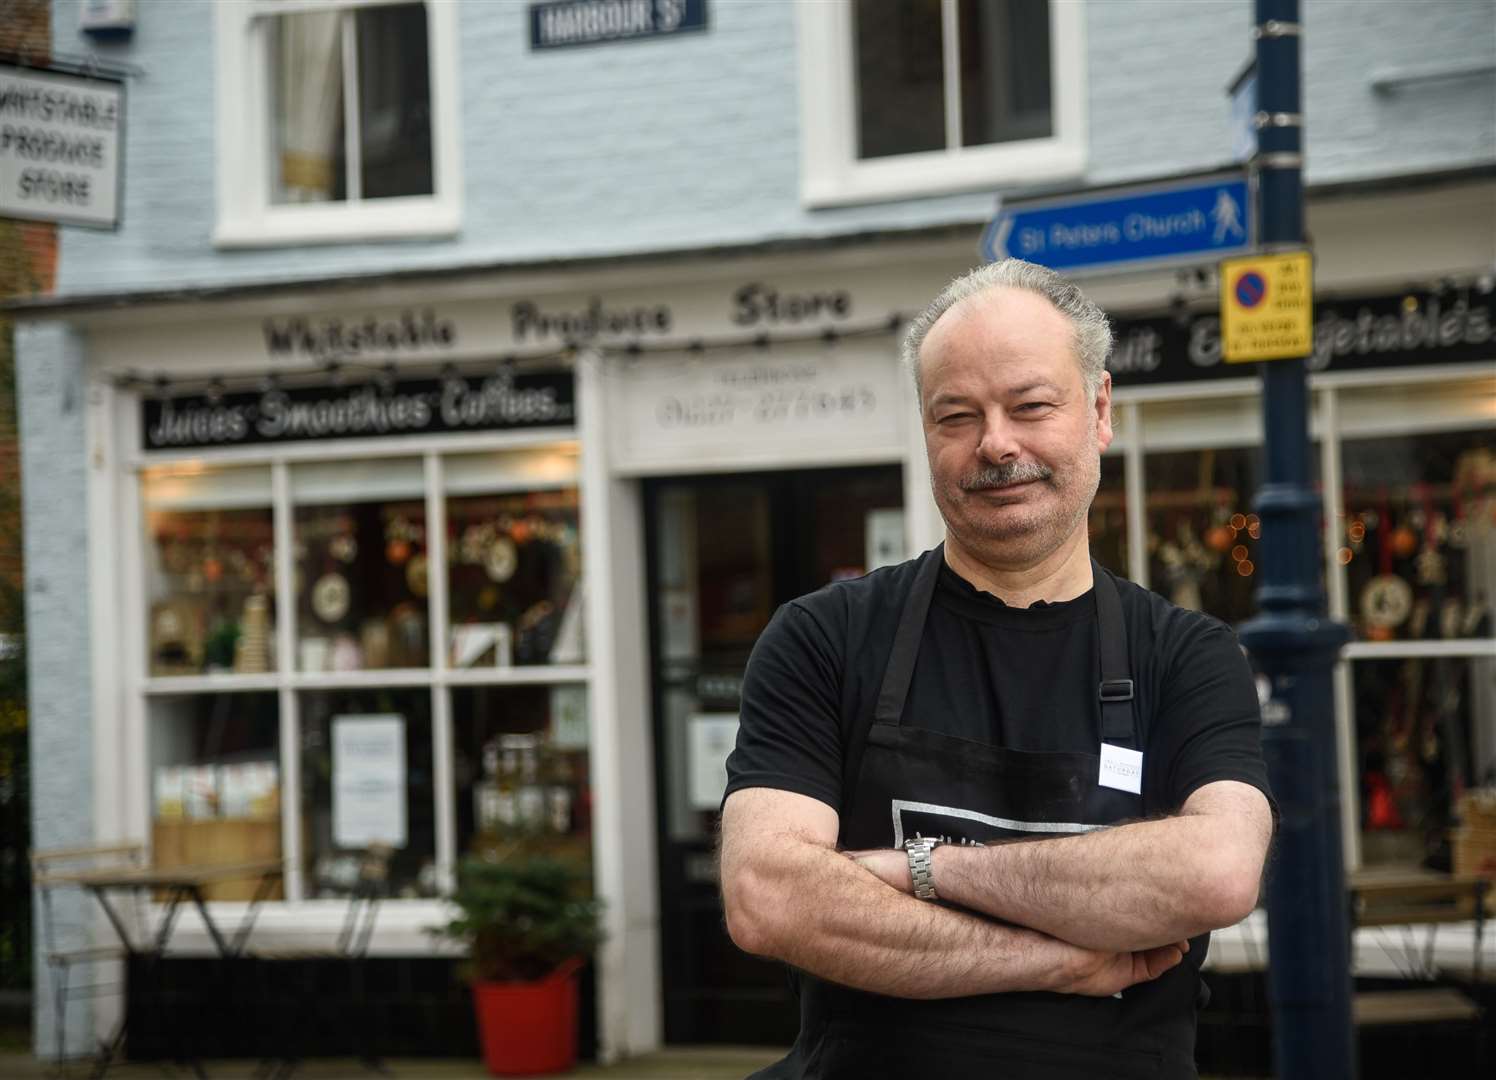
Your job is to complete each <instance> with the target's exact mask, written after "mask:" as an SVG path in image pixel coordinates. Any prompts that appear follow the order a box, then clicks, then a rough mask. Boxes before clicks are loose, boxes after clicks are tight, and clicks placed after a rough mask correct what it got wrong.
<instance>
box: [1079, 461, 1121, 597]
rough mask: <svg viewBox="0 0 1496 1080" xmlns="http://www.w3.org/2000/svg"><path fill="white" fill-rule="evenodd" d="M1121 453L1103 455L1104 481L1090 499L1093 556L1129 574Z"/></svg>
mask: <svg viewBox="0 0 1496 1080" xmlns="http://www.w3.org/2000/svg"><path fill="white" fill-rule="evenodd" d="M1124 471H1125V470H1124V467H1123V462H1122V457H1121V455H1119V454H1108V455H1104V456H1103V457H1102V459H1101V483H1100V485H1098V487H1097V489H1096V498H1095V500H1093V501H1092V503H1091V517H1090V522H1089V526H1088V527H1089V529H1090V537H1091V557H1092V558H1094V559H1095V560H1096V561H1097V562H1099V563H1100V564H1101V565H1102V566H1104V567H1106V568H1107V569H1108V570H1110V571H1111V572H1112V573H1114V574H1119V575H1121V576H1122V577H1127V576H1128V573H1127V559H1128V552H1127V494H1126V482H1125V480H1124V475H1123V474H1124Z"/></svg>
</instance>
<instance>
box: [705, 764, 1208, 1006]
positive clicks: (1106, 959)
mask: <svg viewBox="0 0 1496 1080" xmlns="http://www.w3.org/2000/svg"><path fill="white" fill-rule="evenodd" d="M837 832H838V826H837V817H836V813H835V811H833V810H831V809H830V807H829V806H828V805H827V804H825V803H822V802H819V801H817V800H814V799H811V798H808V797H806V796H803V795H796V794H793V793H790V792H784V791H776V790H774V789H768V788H749V789H745V790H742V791H737V792H734V793H733V794H732V795H730V796H728V798H727V800H726V803H725V804H724V806H723V809H722V860H721V872H722V899H723V903H724V907H725V910H726V913H727V928H728V932H729V933H730V934H731V935H732V939H733V941H735V942H736V943H737V944H738V946H739V947H740V948H742V949H744V950H746V951H748V952H751V953H757V954H759V955H761V956H769V957H772V958H774V959H777V960H783V961H785V962H787V963H790V964H794V965H795V966H797V967H800V968H803V969H804V970H806V971H809V972H810V973H812V974H813V975H818V976H820V977H821V978H824V979H829V980H831V981H833V982H839V983H842V984H844V985H846V986H852V987H856V988H858V989H861V990H871V991H874V992H876V993H881V994H889V995H892V996H896V997H908V998H942V997H962V996H967V995H972V994H988V993H1001V992H1005V991H1014V990H1051V991H1056V992H1061V993H1074V994H1091V995H1106V994H1112V993H1115V992H1116V991H1118V990H1122V989H1124V988H1126V987H1128V986H1132V985H1133V984H1134V983H1139V982H1144V981H1146V980H1148V979H1154V978H1157V977H1158V976H1159V975H1160V974H1162V973H1163V972H1165V971H1167V970H1168V969H1169V968H1171V967H1173V966H1174V965H1175V964H1177V963H1179V961H1180V960H1181V958H1182V957H1183V950H1185V949H1187V948H1188V945H1187V944H1186V943H1184V942H1183V941H1180V942H1177V943H1170V944H1166V945H1162V946H1160V947H1158V948H1155V949H1148V950H1139V951H1126V950H1118V951H1105V950H1091V949H1086V948H1081V947H1079V946H1077V945H1073V944H1070V943H1067V942H1064V941H1060V940H1057V939H1055V938H1054V937H1051V936H1048V935H1046V934H1042V933H1038V932H1035V931H1033V930H1029V929H1025V928H1023V927H1017V926H1003V925H1000V924H998V923H995V922H993V921H992V920H990V919H988V918H986V917H985V916H982V915H977V914H974V913H972V912H967V911H959V910H951V909H946V908H943V907H940V906H938V905H935V904H929V903H926V902H925V901H923V900H916V899H914V898H913V897H911V896H907V895H905V894H904V893H902V892H900V891H899V886H898V884H897V882H891V881H890V880H889V878H888V877H884V876H883V875H882V874H879V873H877V871H875V870H873V869H872V868H870V867H866V866H863V865H861V864H859V863H858V862H856V861H854V860H853V859H850V858H848V857H847V856H846V854H844V853H842V852H839V851H837V849H836V847H835V843H836V837H837ZM878 854H880V855H890V854H891V855H895V856H896V857H897V858H899V859H900V860H903V859H904V855H903V853H902V852H889V851H884V852H880V853H878ZM905 866H906V870H905V874H906V878H907V863H905ZM880 878H881V880H880ZM891 886H892V887H891Z"/></svg>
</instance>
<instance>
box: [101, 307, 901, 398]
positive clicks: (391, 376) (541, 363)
mask: <svg viewBox="0 0 1496 1080" xmlns="http://www.w3.org/2000/svg"><path fill="white" fill-rule="evenodd" d="M906 321H907V320H906V317H905V316H904V315H903V314H902V313H899V312H893V313H890V314H888V315H885V316H883V317H881V318H879V319H877V320H873V321H868V322H864V323H859V324H852V325H845V324H844V325H837V326H823V327H817V328H814V329H809V330H804V331H791V332H780V333H769V332H767V331H759V332H756V333H752V334H736V335H724V336H719V337H692V338H687V339H684V340H681V339H674V340H667V339H661V340H656V341H641V340H637V339H635V340H630V341H627V342H603V343H596V342H590V341H588V342H579V341H567V342H566V343H564V344H562V345H560V346H557V347H554V348H550V349H544V350H530V351H514V352H506V353H503V354H501V355H500V356H499V357H498V358H497V359H496V360H494V359H490V360H462V361H457V360H449V361H446V362H444V363H442V364H441V365H440V367H439V368H438V369H437V372H436V375H437V377H439V378H442V379H447V378H456V377H464V376H472V375H483V374H494V375H507V376H512V375H515V374H518V373H522V372H530V371H545V370H555V369H557V368H566V367H569V366H571V365H573V364H575V362H576V360H577V358H578V357H579V356H581V355H582V354H583V353H585V352H590V353H593V354H596V355H598V356H601V357H603V358H614V359H622V360H625V361H634V360H638V359H640V358H642V357H644V356H648V355H656V354H673V355H678V356H682V357H685V358H687V359H705V357H706V356H707V355H708V354H721V353H728V352H732V353H737V354H742V353H745V352H762V353H768V352H772V351H773V350H775V349H784V348H788V347H791V346H795V347H803V346H805V345H820V346H821V347H823V348H827V349H830V348H835V347H836V346H838V345H839V344H840V343H842V342H844V341H851V340H858V339H870V338H884V337H895V336H897V335H898V334H899V332H900V331H901V330H902V329H903V327H904V324H905V322H906ZM605 371H606V369H605ZM402 375H403V376H406V377H427V378H429V377H431V375H432V372H431V360H430V358H427V357H423V358H421V359H419V360H410V361H407V362H406V363H405V364H404V365H401V364H399V363H397V362H396V361H395V360H392V359H388V358H385V359H369V358H364V357H362V356H360V357H359V358H357V359H353V358H351V357H350V356H349V355H348V354H335V355H332V356H328V357H326V358H323V359H322V360H320V361H318V363H317V364H316V365H314V366H309V367H303V368H299V369H295V370H286V371H278V372H277V371H271V372H235V373H193V374H191V375H168V374H166V373H164V372H157V373H154V374H147V373H143V372H140V371H127V372H124V373H122V374H120V375H118V376H116V377H115V378H114V380H113V382H114V385H115V386H116V387H118V388H119V389H122V390H127V391H132V392H143V393H144V394H145V396H147V397H153V398H166V397H173V396H178V395H181V396H187V395H202V396H204V397H206V398H207V399H208V401H209V402H210V403H211V402H213V401H215V400H217V399H219V398H221V397H223V396H224V395H225V394H228V393H231V392H234V391H236V390H237V391H240V392H242V391H245V390H257V391H259V392H260V393H268V392H271V391H274V390H280V389H285V388H286V387H288V386H290V385H304V384H307V383H309V382H316V383H319V384H321V383H326V384H331V385H332V386H343V385H350V384H366V385H367V384H372V385H374V386H376V387H377V388H378V389H379V390H380V391H381V392H383V393H389V392H391V391H393V389H394V388H395V385H396V384H397V382H398V381H399V379H400V378H401V377H402Z"/></svg>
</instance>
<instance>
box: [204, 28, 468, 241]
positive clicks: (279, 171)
mask: <svg viewBox="0 0 1496 1080" xmlns="http://www.w3.org/2000/svg"><path fill="white" fill-rule="evenodd" d="M451 7H452V5H446V4H428V3H420V2H412V3H394V4H390V3H376V2H368V3H359V2H357V0H355V2H352V3H349V2H347V0H336V2H334V0H328V2H325V3H323V2H318V0H313V2H311V3H300V2H299V3H297V4H296V5H295V6H294V9H293V10H289V11H288V10H285V9H284V8H283V7H282V5H280V4H278V3H277V2H275V0H239V2H228V3H223V4H220V5H218V9H219V16H218V18H219V25H218V33H219V36H220V41H219V96H220V110H219V124H220V129H221V130H220V138H219V154H220V184H219V191H220V207H219V211H220V221H219V233H218V239H219V241H220V242H221V243H225V244H253V243H262V244H263V243H277V242H284V241H287V240H292V241H294V240H308V239H312V240H315V239H353V240H357V239H367V238H369V237H371V236H380V235H406V234H413V233H421V232H427V233H450V232H451V231H453V230H454V229H455V227H456V209H457V204H456V182H457V174H456V169H455V165H456V159H455V153H456V141H457V133H456V131H455V128H456V112H455V110H456V101H455V87H456V82H455V78H454V77H453V73H452V71H451V65H452V64H453V63H455V60H456V57H455V27H454V25H453V24H454V19H455V13H454V12H452V11H451V10H450V8H451ZM226 96H227V102H228V103H229V104H228V105H227V106H225V104H224V102H225V97H226ZM246 119H247V120H248V123H246Z"/></svg>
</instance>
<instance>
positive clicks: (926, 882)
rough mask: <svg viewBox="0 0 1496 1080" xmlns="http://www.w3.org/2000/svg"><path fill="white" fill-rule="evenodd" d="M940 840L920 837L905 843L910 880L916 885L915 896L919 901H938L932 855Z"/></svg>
mask: <svg viewBox="0 0 1496 1080" xmlns="http://www.w3.org/2000/svg"><path fill="white" fill-rule="evenodd" d="M939 844H940V841H939V840H932V839H930V838H928V837H924V836H919V837H915V838H914V839H913V840H906V841H904V851H905V852H906V853H907V854H908V856H909V878H910V880H911V881H913V883H914V895H915V897H916V898H917V899H919V900H938V899H940V897H939V896H938V895H937V894H936V892H935V878H934V876H933V875H932V869H931V868H932V862H931V859H930V853H931V852H932V851H934V850H935V848H936V847H937V846H939Z"/></svg>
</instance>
